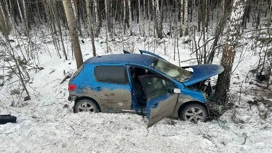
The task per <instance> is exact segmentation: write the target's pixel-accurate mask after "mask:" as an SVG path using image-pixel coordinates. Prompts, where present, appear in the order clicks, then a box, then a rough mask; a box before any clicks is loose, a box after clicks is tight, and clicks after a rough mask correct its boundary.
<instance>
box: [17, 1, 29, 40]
mask: <svg viewBox="0 0 272 153" xmlns="http://www.w3.org/2000/svg"><path fill="white" fill-rule="evenodd" d="M18 5H19V3H18ZM27 9H28V7H27V5H26V1H25V0H23V10H24V20H23V22H24V24H25V34H26V35H28V34H29V22H28V15H27Z"/></svg>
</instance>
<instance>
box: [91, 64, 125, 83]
mask: <svg viewBox="0 0 272 153" xmlns="http://www.w3.org/2000/svg"><path fill="white" fill-rule="evenodd" d="M94 75H95V78H96V80H97V81H99V82H108V83H115V84H128V77H127V71H126V67H124V66H97V67H95V69H94Z"/></svg>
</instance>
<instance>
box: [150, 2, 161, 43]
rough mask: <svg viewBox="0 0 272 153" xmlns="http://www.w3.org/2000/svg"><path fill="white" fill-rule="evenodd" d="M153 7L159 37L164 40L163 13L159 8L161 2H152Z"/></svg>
mask: <svg viewBox="0 0 272 153" xmlns="http://www.w3.org/2000/svg"><path fill="white" fill-rule="evenodd" d="M152 5H153V8H154V14H155V16H154V18H155V29H156V32H157V35H158V38H163V34H162V19H161V12H160V7H159V1H158V0H152Z"/></svg>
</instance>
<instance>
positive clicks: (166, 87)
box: [140, 75, 175, 100]
mask: <svg viewBox="0 0 272 153" xmlns="http://www.w3.org/2000/svg"><path fill="white" fill-rule="evenodd" d="M140 80H141V83H142V86H143V90H144V91H145V94H146V96H147V98H148V100H151V99H154V98H156V97H159V96H161V95H165V94H168V93H169V91H170V90H171V89H174V88H175V85H174V84H173V83H172V82H171V81H169V80H167V79H165V78H162V77H159V76H156V75H151V76H150V75H149V76H140Z"/></svg>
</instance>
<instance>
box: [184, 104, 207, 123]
mask: <svg viewBox="0 0 272 153" xmlns="http://www.w3.org/2000/svg"><path fill="white" fill-rule="evenodd" d="M207 117H208V111H207V109H206V108H205V107H204V106H202V105H201V104H197V103H193V104H188V105H185V106H184V107H183V108H181V109H180V111H179V119H180V120H184V121H190V122H194V123H197V122H198V121H202V122H204V121H206V119H207Z"/></svg>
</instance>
